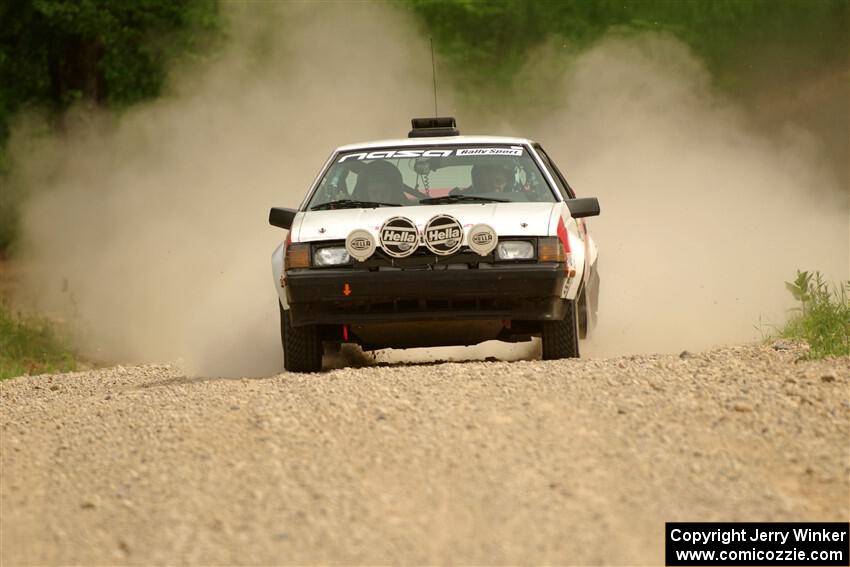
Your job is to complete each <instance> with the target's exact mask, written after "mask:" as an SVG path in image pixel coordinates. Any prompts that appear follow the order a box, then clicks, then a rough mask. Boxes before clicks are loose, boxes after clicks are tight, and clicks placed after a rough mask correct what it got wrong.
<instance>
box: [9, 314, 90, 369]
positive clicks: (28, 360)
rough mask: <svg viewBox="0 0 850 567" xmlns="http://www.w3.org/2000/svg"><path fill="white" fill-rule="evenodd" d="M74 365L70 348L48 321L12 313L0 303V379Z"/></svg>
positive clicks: (74, 360) (73, 366)
mask: <svg viewBox="0 0 850 567" xmlns="http://www.w3.org/2000/svg"><path fill="white" fill-rule="evenodd" d="M76 368H77V362H76V359H75V358H74V353H73V351H72V350H71V349H70V348H69V346H68V345H67V344H66V342H65V341H64V340H63V339H62V338H61V337H60V336H59V335H58V334H57V333H56V331H55V329H54V326H53V324H52V323H51V322H50V321H48V320H47V319H44V318H41V317H31V316H24V315H21V314H14V313H13V312H12V311H11V309H10V308H9V306H8V305H5V304H3V303H0V380H4V379H6V378H12V377H15V376H23V375H26V374H44V373H52V372H70V371H73V370H76Z"/></svg>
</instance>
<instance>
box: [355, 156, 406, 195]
mask: <svg viewBox="0 0 850 567" xmlns="http://www.w3.org/2000/svg"><path fill="white" fill-rule="evenodd" d="M404 187H405V186H404V181H403V180H402V177H401V172H400V171H399V170H398V168H397V167H396V166H394V165H393V164H391V163H390V162H388V161H373V162H371V163H369V164H366V166H365V168H364V169H363V170H362V171H361V172H360V173H359V175H358V176H357V185H355V186H354V193H353V195H354V196H355V198H356V199H359V200H363V201H374V202H377V203H392V204H400V203H402V202H403V201H404Z"/></svg>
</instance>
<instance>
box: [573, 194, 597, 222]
mask: <svg viewBox="0 0 850 567" xmlns="http://www.w3.org/2000/svg"><path fill="white" fill-rule="evenodd" d="M567 207H568V208H569V209H570V214H571V215H572V216H573V218H574V219H580V218H583V217H596V216H599V200H598V199H597V198H596V197H584V198H583V199H567Z"/></svg>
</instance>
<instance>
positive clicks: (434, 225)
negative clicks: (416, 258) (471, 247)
mask: <svg viewBox="0 0 850 567" xmlns="http://www.w3.org/2000/svg"><path fill="white" fill-rule="evenodd" d="M422 238H423V240H424V241H425V246H427V247H428V250H430V251H431V252H433V253H434V254H437V255H439V256H448V255H449V254H454V253H455V252H457V251H458V250H460V245H461V244H462V243H463V226H461V224H460V222H459V221H458V220H457V219H456V218H454V217H453V216H450V215H437V216H435V217H432V218H431V220H429V221H428V223H427V224H426V225H425V230H424V231H422Z"/></svg>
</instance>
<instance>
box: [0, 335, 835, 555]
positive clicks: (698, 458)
mask: <svg viewBox="0 0 850 567" xmlns="http://www.w3.org/2000/svg"><path fill="white" fill-rule="evenodd" d="M777 346H779V347H780V350H776V349H775V348H773V347H771V346H761V345H759V346H744V347H733V348H724V349H720V350H715V351H711V352H706V353H698V354H689V353H683V354H682V355H681V356H679V355H664V356H635V357H624V358H614V359H608V360H567V361H555V362H541V361H529V362H514V363H507V362H467V363H445V364H428V365H400V366H385V367H367V368H347V369H340V370H334V371H331V372H328V373H325V374H321V375H295V374H281V375H278V376H273V377H269V378H262V379H244V378H243V379H224V378H185V377H183V376H181V374H180V373H179V371H177V370H175V369H174V368H170V367H164V366H140V367H115V368H107V369H99V370H93V371H88V372H81V373H75V374H63V375H53V376H39V377H25V378H18V379H13V380H7V381H5V382H2V383H0V388H2V395H1V396H0V420H1V421H2V424H0V425H2V482H0V505H2V509H0V513H1V514H0V522H2V524H0V537H1V538H2V539H0V545H1V546H2V548H1V549H0V562H2V564H3V565H17V564H58V563H62V564H69V563H70V564H95V563H97V564H161V563H169V564H222V563H238V564H246V563H290V564H315V563H323V564H359V563H369V564H378V563H381V564H385V563H415V564H430V563H454V564H471V563H474V564H503V563H527V564H539V563H547V564H552V563H555V564H603V563H604V564H662V563H663V528H664V522H665V521H688V520H704V521H721V520H729V521H737V520H742V521H743V520H749V521H756V520H766V521H782V520H788V521H804V520H823V521H846V520H847V519H848V478H850V455H848V450H850V449H848V447H850V431H848V419H850V418H849V417H848V416H850V400H848V396H850V359H847V358H843V359H837V360H831V361H821V362H807V361H797V359H798V358H799V356H800V353H801V351H800V348H799V347H797V346H793V345H792V346H788V345H777Z"/></svg>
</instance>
